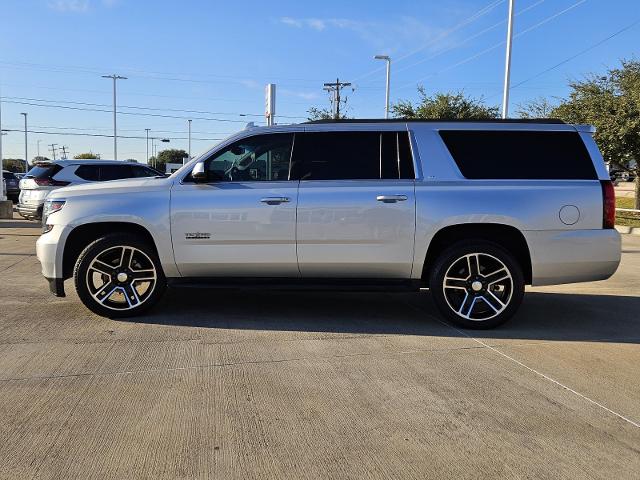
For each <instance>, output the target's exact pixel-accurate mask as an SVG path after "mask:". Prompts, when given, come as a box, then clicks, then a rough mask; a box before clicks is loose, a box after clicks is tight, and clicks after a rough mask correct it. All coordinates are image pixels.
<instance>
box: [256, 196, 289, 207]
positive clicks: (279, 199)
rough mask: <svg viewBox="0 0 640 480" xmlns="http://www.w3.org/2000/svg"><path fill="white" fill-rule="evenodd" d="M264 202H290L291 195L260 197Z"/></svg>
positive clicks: (268, 203) (269, 203)
mask: <svg viewBox="0 0 640 480" xmlns="http://www.w3.org/2000/svg"><path fill="white" fill-rule="evenodd" d="M260 201H261V202H262V203H266V204H267V205H280V204H281V203H288V202H290V201H291V199H290V198H289V197H265V198H262V199H260Z"/></svg>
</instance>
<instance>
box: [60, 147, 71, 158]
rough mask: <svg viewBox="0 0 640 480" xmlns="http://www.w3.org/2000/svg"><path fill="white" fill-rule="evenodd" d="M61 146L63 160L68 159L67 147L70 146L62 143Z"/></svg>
mask: <svg viewBox="0 0 640 480" xmlns="http://www.w3.org/2000/svg"><path fill="white" fill-rule="evenodd" d="M60 148H61V149H62V156H61V157H60V158H61V159H62V160H66V159H67V148H69V147H67V146H65V145H62V146H61V147H60Z"/></svg>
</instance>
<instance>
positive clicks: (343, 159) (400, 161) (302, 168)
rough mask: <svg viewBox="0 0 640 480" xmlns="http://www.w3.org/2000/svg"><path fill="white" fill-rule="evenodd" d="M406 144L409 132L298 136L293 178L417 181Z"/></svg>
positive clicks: (294, 153)
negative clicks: (410, 179) (414, 179)
mask: <svg viewBox="0 0 640 480" xmlns="http://www.w3.org/2000/svg"><path fill="white" fill-rule="evenodd" d="M407 143H408V134H407V132H310V133H299V134H296V140H295V145H294V151H293V162H294V164H293V171H294V175H295V178H300V179H302V180H368V179H381V178H383V179H397V178H414V175H413V161H412V159H411V154H410V151H408V150H407V149H406V145H405V144H407ZM407 153H409V154H408V155H407Z"/></svg>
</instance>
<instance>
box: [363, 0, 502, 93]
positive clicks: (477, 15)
mask: <svg viewBox="0 0 640 480" xmlns="http://www.w3.org/2000/svg"><path fill="white" fill-rule="evenodd" d="M504 2H505V0H494V1H493V2H491V3H489V4H488V5H485V6H484V7H483V8H481V9H480V10H478V11H477V12H476V13H474V14H473V15H471V16H470V17H468V18H466V19H465V20H463V21H462V22H460V23H458V24H457V25H455V26H453V27H452V28H450V29H448V30H445V31H444V32H442V33H441V34H440V35H438V36H437V37H436V38H434V39H432V40H430V41H429V42H427V43H426V44H424V45H422V46H421V47H420V48H417V49H416V50H413V51H411V52H409V53H407V54H405V55H402V56H400V57H398V58H397V59H394V63H398V62H401V61H402V60H404V59H406V58H409V57H411V56H413V55H415V54H416V53H419V52H421V51H423V50H424V49H426V48H428V47H430V46H432V45H434V44H436V43H437V42H439V41H441V40H442V39H444V38H446V37H448V36H449V35H451V34H452V33H454V32H456V31H458V30H460V29H461V28H463V27H466V26H467V25H469V24H470V23H473V22H475V21H476V20H478V19H479V18H482V17H483V16H484V15H486V14H487V13H489V12H490V11H491V10H493V9H494V8H496V7H497V6H498V5H500V4H501V3H504ZM382 70H384V67H382V68H376V69H375V70H371V71H370V72H368V73H365V74H364V75H361V76H359V77H357V78H356V79H355V80H354V81H358V80H361V79H363V78H366V77H368V76H370V75H373V74H374V73H378V72H380V71H382Z"/></svg>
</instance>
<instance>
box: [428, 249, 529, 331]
mask: <svg viewBox="0 0 640 480" xmlns="http://www.w3.org/2000/svg"><path fill="white" fill-rule="evenodd" d="M429 290H430V291H431V294H432V296H433V299H434V301H435V303H436V306H437V307H438V309H439V310H440V312H441V313H442V314H443V315H444V316H445V317H446V318H447V319H449V320H451V321H452V322H454V323H456V324H458V325H460V326H462V327H465V328H478V329H479V328H493V327H496V326H498V325H500V324H502V323H504V322H506V321H507V320H508V319H509V318H510V317H511V316H512V315H513V314H514V313H515V312H516V310H517V309H518V307H519V306H520V304H521V303H522V297H523V295H524V276H523V274H522V268H521V266H520V265H519V263H518V262H517V260H516V259H515V258H514V256H513V255H512V254H511V253H509V252H508V251H507V250H505V249H503V248H502V247H501V246H499V245H496V244H494V243H491V242H485V241H466V242H460V243H457V244H455V245H453V246H451V247H450V248H448V249H447V250H445V251H444V252H443V253H442V254H441V255H440V256H439V258H438V259H437V260H436V263H435V265H434V268H433V269H432V270H431V277H430V280H429Z"/></svg>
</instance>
